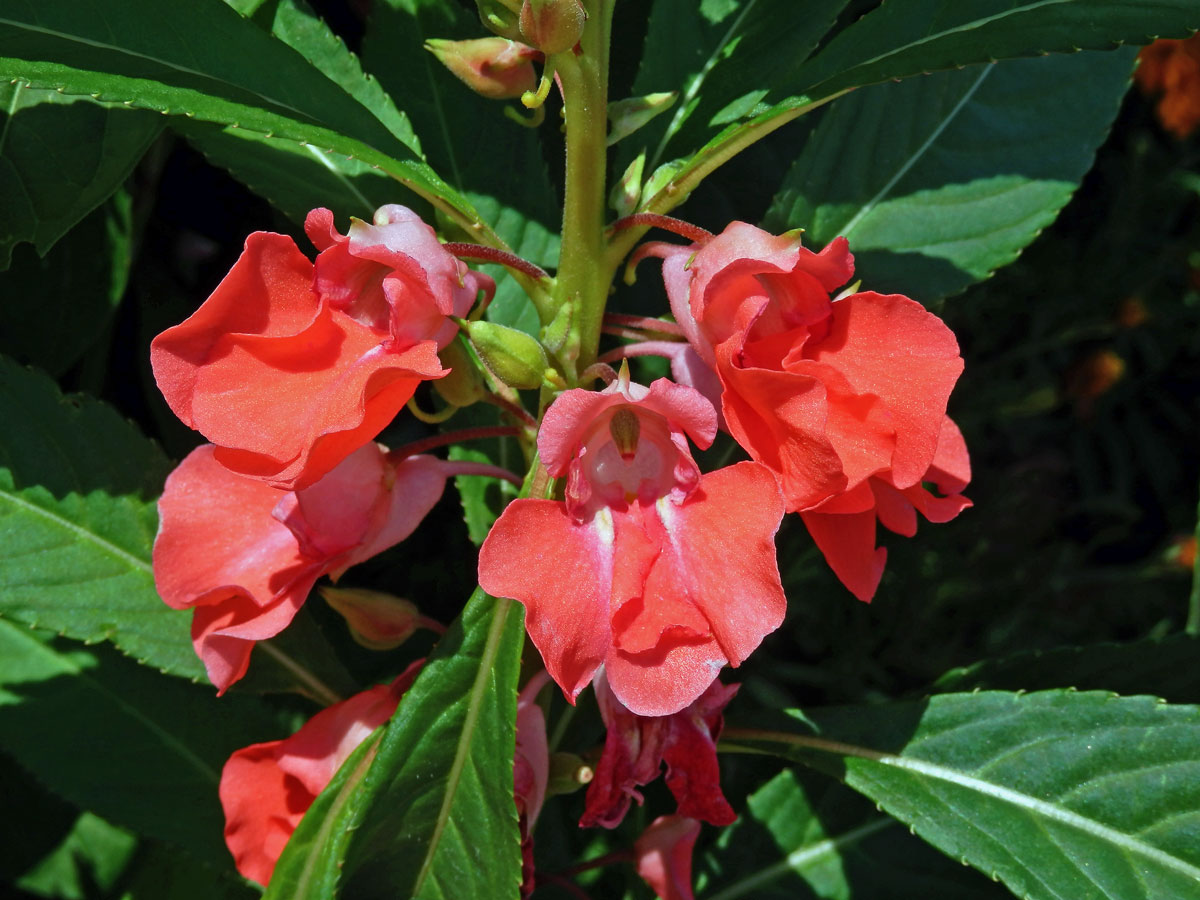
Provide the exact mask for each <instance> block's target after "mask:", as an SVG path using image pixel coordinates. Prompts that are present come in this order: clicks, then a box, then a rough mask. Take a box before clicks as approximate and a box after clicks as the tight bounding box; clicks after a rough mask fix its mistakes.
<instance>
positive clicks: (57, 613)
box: [0, 357, 204, 678]
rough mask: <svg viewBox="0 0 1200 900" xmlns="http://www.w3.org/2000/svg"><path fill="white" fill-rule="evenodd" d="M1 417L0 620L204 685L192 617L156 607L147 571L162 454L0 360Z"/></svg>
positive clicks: (163, 469) (84, 403) (96, 409)
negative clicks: (115, 652)
mask: <svg viewBox="0 0 1200 900" xmlns="http://www.w3.org/2000/svg"><path fill="white" fill-rule="evenodd" d="M0 420H3V421H5V422H10V423H19V424H20V427H16V428H7V429H5V430H4V432H3V434H0V615H3V616H6V617H8V618H10V619H14V620H17V621H20V622H25V623H27V624H29V625H38V626H41V627H43V628H49V629H53V630H55V631H57V632H59V633H61V634H66V635H68V636H69V637H73V638H78V639H80V640H85V641H89V642H91V641H99V640H106V639H107V640H111V641H112V642H113V643H114V644H116V645H117V646H118V647H119V648H120V649H121V650H122V652H124V653H126V654H128V655H129V656H132V657H134V658H136V659H139V660H141V661H142V662H145V663H146V664H147V665H151V666H154V667H156V668H159V669H162V670H164V671H168V672H171V673H173V674H176V675H182V676H185V677H188V678H203V677H204V667H203V666H202V665H201V664H200V661H199V660H198V659H197V658H196V654H195V653H194V651H193V650H192V646H191V637H190V624H189V621H190V616H189V615H188V614H187V613H184V612H179V611H178V610H172V609H169V608H168V607H167V606H166V605H164V604H163V602H162V601H161V600H160V599H159V597H158V593H157V592H156V591H155V589H154V577H153V574H152V573H151V571H150V550H151V545H152V544H153V541H154V535H155V532H156V530H157V516H156V513H155V508H154V503H153V502H152V501H150V500H148V499H147V498H148V497H152V496H154V495H156V494H157V493H158V491H159V489H160V488H161V485H162V482H163V479H164V478H165V477H166V473H167V470H168V469H169V467H170V466H169V463H168V462H167V460H166V458H165V457H164V456H163V454H162V451H161V450H159V449H158V447H157V446H155V445H154V444H153V443H151V442H150V441H148V440H146V439H145V438H144V437H142V436H141V435H140V434H139V433H138V431H137V429H136V428H134V426H133V425H131V424H130V423H128V422H126V421H124V420H123V419H121V417H120V416H118V415H117V414H116V413H115V412H114V411H113V410H112V409H110V408H109V407H107V406H105V405H104V404H102V403H99V402H97V401H94V400H88V399H80V398H75V397H64V396H63V395H62V394H60V393H59V392H58V388H57V387H56V386H55V384H54V383H53V382H52V381H50V379H48V378H46V377H45V376H44V375H40V374H38V373H36V372H33V371H29V370H25V369H22V368H21V367H20V366H18V365H16V364H15V363H14V362H12V361H11V360H9V359H6V358H3V357H0Z"/></svg>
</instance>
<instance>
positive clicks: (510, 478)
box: [442, 459, 525, 488]
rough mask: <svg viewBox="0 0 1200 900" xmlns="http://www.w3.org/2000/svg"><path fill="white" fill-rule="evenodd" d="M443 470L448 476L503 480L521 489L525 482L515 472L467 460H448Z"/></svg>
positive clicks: (445, 461)
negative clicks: (477, 476) (479, 476)
mask: <svg viewBox="0 0 1200 900" xmlns="http://www.w3.org/2000/svg"><path fill="white" fill-rule="evenodd" d="M442 468H443V470H444V471H445V472H446V473H447V474H448V475H483V476H484V477H486V478H503V479H504V480H505V481H507V482H508V483H509V484H512V485H515V486H516V487H518V488H519V487H520V486H521V485H522V484H524V483H525V480H524V479H523V478H521V476H520V475H517V474H516V473H515V472H510V471H508V469H502V468H500V466H493V465H492V464H491V463H480V462H470V461H469V460H465V459H448V460H443V461H442Z"/></svg>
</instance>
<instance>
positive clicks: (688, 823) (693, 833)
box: [633, 816, 700, 900]
mask: <svg viewBox="0 0 1200 900" xmlns="http://www.w3.org/2000/svg"><path fill="white" fill-rule="evenodd" d="M699 836H700V823H699V822H697V821H696V820H695V819H689V818H686V817H684V816H659V817H658V818H657V819H655V820H654V821H653V822H651V823H650V826H649V827H648V828H647V829H646V830H645V831H643V832H642V835H641V837H639V838H638V839H637V840H636V841H634V843H633V857H634V862H635V864H636V865H637V873H638V874H639V875H640V876H642V880H643V881H645V882H646V884H648V885H650V887H651V889H652V890H653V891H654V893H655V894H656V895H657V896H658V897H659V900H692V898H693V897H694V896H695V895H694V894H693V893H692V850H693V849H694V848H695V846H696V838H698V837H699Z"/></svg>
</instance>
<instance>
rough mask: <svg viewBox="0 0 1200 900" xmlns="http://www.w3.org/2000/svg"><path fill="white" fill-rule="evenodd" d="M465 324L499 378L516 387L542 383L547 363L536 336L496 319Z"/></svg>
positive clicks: (487, 362)
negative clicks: (498, 321)
mask: <svg viewBox="0 0 1200 900" xmlns="http://www.w3.org/2000/svg"><path fill="white" fill-rule="evenodd" d="M465 327H466V331H467V337H468V339H469V340H470V341H471V346H472V347H473V348H474V349H475V352H476V353H477V354H478V355H479V359H480V360H481V361H482V362H483V364H484V365H485V366H487V367H488V371H489V372H491V373H492V374H493V375H495V376H496V378H498V379H499V380H500V381H502V382H504V383H505V384H507V385H508V386H509V387H514V388H520V389H533V388H536V387H540V386H541V384H542V378H543V376H544V375H545V372H546V368H547V366H548V363H547V362H546V351H545V350H543V349H542V345H541V344H539V343H538V342H537V340H536V339H534V338H532V337H530V336H529V335H527V334H526V333H525V332H523V331H517V329H515V328H508V327H506V326H504V325H497V324H495V323H494V322H482V321H480V322H468V323H466V325H465Z"/></svg>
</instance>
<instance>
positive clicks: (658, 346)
mask: <svg viewBox="0 0 1200 900" xmlns="http://www.w3.org/2000/svg"><path fill="white" fill-rule="evenodd" d="M685 347H687V344H684V343H682V342H680V341H642V342H641V343H640V344H626V345H625V346H624V347H616V348H614V349H612V350H609V351H608V352H607V353H602V354H601V355H600V357H599V358H598V360H597V361H598V362H602V363H614V362H617V361H618V360H621V359H631V358H633V357H635V356H665V357H666V358H667V359H673V358H674V357H675V355H676V354H677V353H679V351H680V350H682V349H683V348H685Z"/></svg>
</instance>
